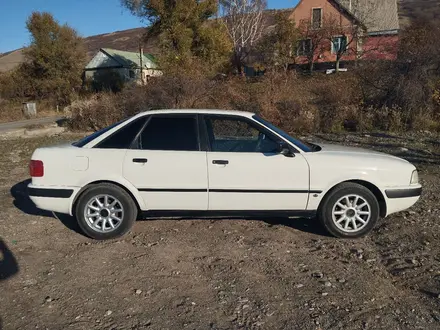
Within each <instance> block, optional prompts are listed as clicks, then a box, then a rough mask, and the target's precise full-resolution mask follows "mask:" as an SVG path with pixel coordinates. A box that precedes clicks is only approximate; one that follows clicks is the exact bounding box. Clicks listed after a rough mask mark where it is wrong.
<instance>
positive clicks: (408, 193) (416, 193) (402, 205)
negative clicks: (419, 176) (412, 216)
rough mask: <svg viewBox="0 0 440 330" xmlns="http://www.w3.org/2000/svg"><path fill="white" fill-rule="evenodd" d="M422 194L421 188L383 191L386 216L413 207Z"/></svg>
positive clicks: (418, 186) (419, 186)
mask: <svg viewBox="0 0 440 330" xmlns="http://www.w3.org/2000/svg"><path fill="white" fill-rule="evenodd" d="M421 194H422V186H421V185H416V186H413V187H405V188H390V189H385V195H386V199H387V215H390V214H393V213H396V212H400V211H404V210H406V209H409V208H410V207H411V206H413V205H414V204H415V203H416V202H417V201H418V200H419V198H420V195H421Z"/></svg>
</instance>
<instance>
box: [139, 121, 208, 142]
mask: <svg viewBox="0 0 440 330" xmlns="http://www.w3.org/2000/svg"><path fill="white" fill-rule="evenodd" d="M138 147H139V148H140V149H143V150H174V151H199V150H200V147H199V138H198V129H197V119H196V116H195V115H182V116H153V117H152V118H151V120H150V121H149V122H148V124H147V126H146V127H145V129H144V131H143V132H142V134H141V136H140V139H139V146H138Z"/></svg>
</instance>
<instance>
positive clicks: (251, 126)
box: [204, 116, 309, 211]
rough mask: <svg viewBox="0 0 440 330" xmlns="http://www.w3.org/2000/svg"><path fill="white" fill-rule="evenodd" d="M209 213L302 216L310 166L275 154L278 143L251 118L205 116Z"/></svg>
mask: <svg viewBox="0 0 440 330" xmlns="http://www.w3.org/2000/svg"><path fill="white" fill-rule="evenodd" d="M204 121H205V124H206V131H207V135H208V140H209V149H210V151H209V152H208V157H207V163H208V176H209V210H231V211H238V210H243V211H249V210H254V211H262V210H279V211H282V210H284V211H285V210H292V211H302V210H305V209H306V207H307V201H308V196H309V167H308V164H307V162H306V160H305V159H304V157H303V156H302V155H301V154H300V153H295V154H294V156H293V157H286V156H284V155H282V154H280V153H279V147H278V146H279V144H280V142H281V141H280V139H279V138H278V137H277V136H276V135H273V134H270V132H267V131H265V130H263V129H261V127H259V126H258V125H257V124H255V123H253V121H251V120H250V119H245V118H242V117H229V116H206V117H205V120H204Z"/></svg>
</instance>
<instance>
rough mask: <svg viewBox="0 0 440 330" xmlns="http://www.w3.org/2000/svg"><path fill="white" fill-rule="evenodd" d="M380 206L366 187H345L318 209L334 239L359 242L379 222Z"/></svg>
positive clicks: (335, 189)
mask: <svg viewBox="0 0 440 330" xmlns="http://www.w3.org/2000/svg"><path fill="white" fill-rule="evenodd" d="M379 214H380V209H379V203H378V201H377V199H376V197H375V196H374V194H373V193H372V192H371V191H370V190H369V189H367V188H366V187H364V186H362V185H359V184H356V183H350V182H347V183H342V184H340V185H338V186H336V187H335V188H333V189H332V190H331V191H330V192H329V193H328V194H327V195H326V196H325V197H324V200H323V201H322V203H321V205H320V207H319V209H318V218H319V220H320V221H321V223H322V224H323V226H324V227H325V228H326V229H327V231H328V232H329V233H330V234H332V235H333V236H336V237H340V238H358V237H362V236H365V235H367V234H368V233H369V232H370V231H371V230H372V229H373V228H374V225H375V224H376V222H377V220H378V219H379Z"/></svg>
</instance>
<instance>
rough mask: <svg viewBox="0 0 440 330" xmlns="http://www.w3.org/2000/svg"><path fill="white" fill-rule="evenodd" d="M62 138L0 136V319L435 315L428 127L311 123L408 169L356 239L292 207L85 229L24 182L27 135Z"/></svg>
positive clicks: (436, 266) (406, 322)
mask: <svg viewBox="0 0 440 330" xmlns="http://www.w3.org/2000/svg"><path fill="white" fill-rule="evenodd" d="M73 138H74V137H73V136H67V135H65V136H63V137H58V138H51V139H48V138H46V139H27V140H20V139H18V140H6V141H2V143H1V145H0V170H1V172H2V173H1V176H0V210H1V215H0V251H1V254H0V329H37V328H38V329H305V330H307V329H387V330H389V329H440V310H439V307H440V296H439V294H440V241H439V234H440V219H439V214H440V213H439V212H440V211H439V209H440V206H439V199H440V177H439V172H440V168H439V163H440V153H439V150H438V143H437V142H436V141H438V140H437V139H434V138H433V137H430V136H427V135H423V136H413V137H411V136H409V137H408V136H406V137H405V138H390V137H384V136H379V137H378V136H376V137H374V136H355V135H353V136H349V137H348V138H344V137H342V136H338V135H330V136H323V137H322V138H325V139H327V140H330V141H338V142H342V143H345V144H351V145H361V146H367V147H372V148H375V149H377V150H384V151H388V152H393V153H395V154H397V155H399V156H403V157H405V158H407V159H410V160H411V161H413V162H414V163H415V164H416V165H417V166H418V168H419V170H420V176H421V180H422V183H423V185H424V193H423V197H422V200H421V201H420V202H419V203H418V204H417V205H416V206H415V207H414V208H412V209H411V210H410V211H408V212H403V213H400V214H397V215H395V216H391V217H389V218H387V219H386V220H384V221H381V222H380V224H379V225H378V227H377V229H376V230H375V231H374V232H373V233H372V234H371V235H369V236H368V237H367V238H364V239H359V240H351V241H349V240H338V239H334V238H332V237H328V236H326V235H325V233H323V232H322V230H321V228H320V227H319V226H318V225H317V224H316V223H315V222H314V221H308V220H302V219H299V220H286V219H273V218H272V219H253V220H240V219H232V220H231V219H211V220H195V219H179V220H145V221H138V222H137V223H136V225H135V227H134V230H133V231H132V232H131V233H130V234H129V235H127V236H125V237H123V238H121V239H119V240H116V241H108V242H96V241H93V240H90V239H87V238H86V237H84V236H83V235H81V234H80V233H79V232H78V227H77V226H76V224H75V222H74V221H72V219H70V218H69V217H61V218H60V219H57V218H54V217H53V216H52V215H51V214H50V213H47V212H44V211H39V210H37V209H36V208H35V207H33V206H32V204H31V203H30V201H29V199H28V198H27V196H26V194H25V186H26V181H25V180H27V179H28V175H27V162H28V159H29V157H30V154H31V152H32V151H33V149H34V148H35V147H37V146H38V145H43V144H49V143H57V142H61V141H62V140H63V141H64V140H69V139H73Z"/></svg>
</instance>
